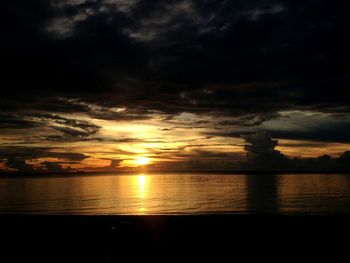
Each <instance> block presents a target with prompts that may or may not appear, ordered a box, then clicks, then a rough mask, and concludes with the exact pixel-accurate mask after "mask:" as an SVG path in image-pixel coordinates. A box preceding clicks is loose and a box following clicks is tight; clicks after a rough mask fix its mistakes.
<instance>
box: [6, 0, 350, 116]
mask: <svg viewBox="0 0 350 263" xmlns="http://www.w3.org/2000/svg"><path fill="white" fill-rule="evenodd" d="M349 9H350V6H349V4H347V3H345V2H342V3H338V4H335V3H334V2H332V1H321V2H320V1H307V2H295V1H263V2H261V1H152V3H150V2H149V1H122V0H119V1H59V2H56V1H20V0H14V1H8V2H7V3H5V4H4V8H3V15H2V20H3V23H2V24H3V27H4V28H3V29H4V32H5V37H4V41H3V42H2V44H1V45H2V47H1V49H2V51H3V54H2V57H3V59H2V63H3V65H5V67H4V68H5V69H4V72H3V74H4V78H3V79H2V82H3V84H2V86H3V87H4V89H3V94H4V95H5V96H6V100H4V102H5V103H4V105H2V107H3V108H5V109H6V106H7V108H9V107H10V106H12V107H14V108H18V106H19V104H18V103H22V104H24V105H26V104H30V105H31V107H33V108H35V107H36V106H37V104H38V102H37V100H38V99H39V98H40V101H43V100H44V101H46V100H47V101H48V102H49V103H50V102H52V100H53V98H55V97H58V96H61V97H62V98H75V99H78V100H81V101H84V102H90V103H96V104H99V105H109V106H121V105H122V106H130V105H131V104H133V105H135V104H134V103H137V104H136V105H137V107H138V108H142V109H144V110H159V111H164V112H166V113H174V112H181V111H189V112H191V111H192V112H212V111H214V112H221V113H227V114H237V115H239V114H245V113H246V112H247V111H248V112H250V113H261V112H263V113H268V114H270V113H271V112H275V111H278V110H285V109H291V108H292V109H294V108H316V109H317V110H320V111H322V110H326V109H333V110H336V109H338V108H342V109H344V108H346V109H347V108H348V105H349V101H348V96H346V95H348V93H347V85H348V83H349V70H350V68H349V62H348V61H349V57H350V52H349V49H348V46H349V44H350V43H349V42H350V37H349V34H348V33H349V31H348V10H349ZM330 90H331V93H332V94H331V96H329V91H330ZM24 94H26V96H23V95H24ZM181 94H182V95H181ZM43 96H45V97H43ZM169 102H171V103H172V107H169V106H167V105H169V104H168V103H169ZM40 104H42V103H40ZM44 104H45V103H44ZM53 110H54V109H53ZM60 110H61V109H60V107H59V106H58V107H57V111H60ZM72 111H74V109H72ZM346 111H347V110H346Z"/></svg>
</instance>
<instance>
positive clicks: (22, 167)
mask: <svg viewBox="0 0 350 263" xmlns="http://www.w3.org/2000/svg"><path fill="white" fill-rule="evenodd" d="M5 165H6V166H7V167H8V168H13V169H17V171H19V172H33V171H34V168H33V165H31V164H27V163H26V161H25V160H22V159H17V158H15V157H9V158H7V159H6V161H5Z"/></svg>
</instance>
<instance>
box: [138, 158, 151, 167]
mask: <svg viewBox="0 0 350 263" xmlns="http://www.w3.org/2000/svg"><path fill="white" fill-rule="evenodd" d="M135 163H136V164H137V165H146V164H149V159H148V158H147V157H140V158H138V159H136V160H135Z"/></svg>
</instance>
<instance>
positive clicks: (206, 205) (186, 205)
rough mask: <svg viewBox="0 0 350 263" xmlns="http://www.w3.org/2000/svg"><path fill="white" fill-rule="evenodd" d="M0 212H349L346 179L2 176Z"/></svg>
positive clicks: (349, 180) (349, 183) (348, 180)
mask: <svg viewBox="0 0 350 263" xmlns="http://www.w3.org/2000/svg"><path fill="white" fill-rule="evenodd" d="M0 189H1V191H0V213H31V214H90V215H96V214H206V213H313V214H320V213H348V212H350V176H349V175H266V174H260V175H229V174H206V175H202V174H159V175H146V174H140V175H112V174H101V175H84V176H68V177H64V176H60V177H46V178H40V177H26V178H17V177H16V178H0Z"/></svg>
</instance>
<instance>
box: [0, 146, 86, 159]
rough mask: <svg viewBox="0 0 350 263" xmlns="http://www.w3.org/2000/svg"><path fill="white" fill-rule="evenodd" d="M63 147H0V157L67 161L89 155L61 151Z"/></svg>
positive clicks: (84, 157)
mask: <svg viewBox="0 0 350 263" xmlns="http://www.w3.org/2000/svg"><path fill="white" fill-rule="evenodd" d="M62 150H64V149H63V148H59V147H55V148H50V147H18V146H10V147H0V159H9V158H16V159H23V160H34V159H37V158H58V159H64V160H67V161H75V162H80V161H82V160H85V159H86V158H88V157H89V156H87V155H85V154H82V153H75V152H66V151H62Z"/></svg>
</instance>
